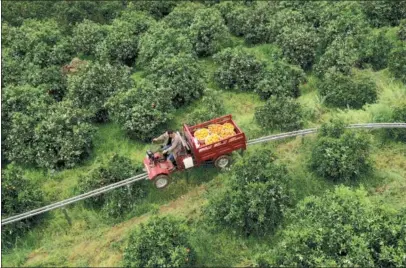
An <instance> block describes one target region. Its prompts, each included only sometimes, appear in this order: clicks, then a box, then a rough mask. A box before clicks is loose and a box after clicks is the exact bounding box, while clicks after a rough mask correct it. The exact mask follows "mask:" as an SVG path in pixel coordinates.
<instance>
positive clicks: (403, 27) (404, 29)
mask: <svg viewBox="0 0 406 268" xmlns="http://www.w3.org/2000/svg"><path fill="white" fill-rule="evenodd" d="M397 34H398V38H399V39H400V40H402V41H406V19H404V20H402V21H401V22H400V24H399V30H398V32H397Z"/></svg>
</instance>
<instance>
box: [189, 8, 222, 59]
mask: <svg viewBox="0 0 406 268" xmlns="http://www.w3.org/2000/svg"><path fill="white" fill-rule="evenodd" d="M228 35H229V32H228V29H227V27H226V26H225V24H224V20H223V18H222V17H221V14H220V12H219V11H218V10H217V9H213V8H204V9H199V10H197V11H196V15H195V17H194V19H193V22H192V24H191V25H190V34H189V36H190V40H191V42H192V45H193V49H194V51H195V52H196V54H197V55H198V56H203V57H204V56H211V55H213V54H215V53H216V52H218V51H220V49H221V48H222V47H223V45H224V42H226V41H227V39H228V38H229V36H228Z"/></svg>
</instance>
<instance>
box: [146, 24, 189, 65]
mask: <svg viewBox="0 0 406 268" xmlns="http://www.w3.org/2000/svg"><path fill="white" fill-rule="evenodd" d="M192 51H193V46H192V43H191V41H190V40H189V38H188V37H187V36H186V35H185V34H183V33H182V31H180V30H177V29H174V28H169V27H167V26H166V25H165V24H164V23H160V24H157V25H156V26H154V27H151V28H150V29H149V30H148V31H147V32H146V33H145V34H144V35H143V36H142V37H141V39H140V43H139V62H140V64H141V65H143V66H148V64H149V63H150V62H151V61H152V59H154V58H156V57H157V56H158V55H161V54H162V55H176V54H178V53H181V52H184V53H190V54H192Z"/></svg>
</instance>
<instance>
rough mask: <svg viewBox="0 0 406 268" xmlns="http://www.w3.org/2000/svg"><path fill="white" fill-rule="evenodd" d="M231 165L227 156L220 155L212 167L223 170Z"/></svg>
mask: <svg viewBox="0 0 406 268" xmlns="http://www.w3.org/2000/svg"><path fill="white" fill-rule="evenodd" d="M230 165H231V157H230V156H229V155H222V156H219V157H217V159H216V161H214V166H216V168H219V169H224V168H226V167H229V166H230Z"/></svg>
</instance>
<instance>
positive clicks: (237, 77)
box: [214, 47, 265, 91]
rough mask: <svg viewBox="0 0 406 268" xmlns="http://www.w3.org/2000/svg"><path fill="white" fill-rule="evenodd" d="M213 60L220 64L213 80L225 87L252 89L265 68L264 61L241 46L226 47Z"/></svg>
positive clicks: (243, 89)
mask: <svg viewBox="0 0 406 268" xmlns="http://www.w3.org/2000/svg"><path fill="white" fill-rule="evenodd" d="M214 60H215V61H216V63H218V64H220V67H219V68H218V69H217V70H216V71H215V73H214V80H215V81H216V82H217V83H218V84H219V85H220V86H221V87H222V88H225V89H235V90H242V91H253V90H254V89H255V85H256V83H257V82H258V81H259V80H260V79H261V76H262V73H263V72H264V69H265V62H263V61H261V60H258V59H257V58H256V57H255V55H254V54H252V53H250V52H248V51H247V50H246V49H243V48H241V47H238V48H226V49H224V50H222V51H221V52H220V53H218V54H216V55H214Z"/></svg>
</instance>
